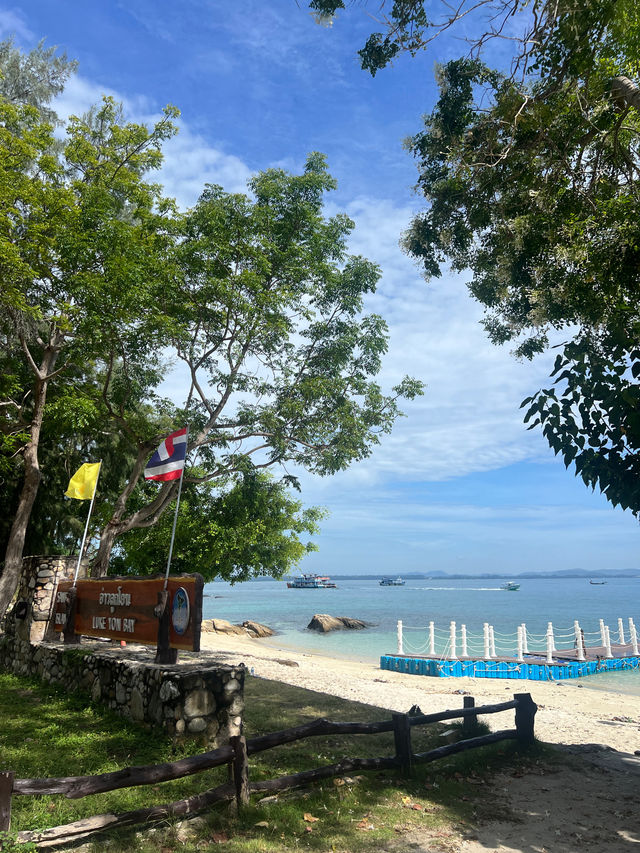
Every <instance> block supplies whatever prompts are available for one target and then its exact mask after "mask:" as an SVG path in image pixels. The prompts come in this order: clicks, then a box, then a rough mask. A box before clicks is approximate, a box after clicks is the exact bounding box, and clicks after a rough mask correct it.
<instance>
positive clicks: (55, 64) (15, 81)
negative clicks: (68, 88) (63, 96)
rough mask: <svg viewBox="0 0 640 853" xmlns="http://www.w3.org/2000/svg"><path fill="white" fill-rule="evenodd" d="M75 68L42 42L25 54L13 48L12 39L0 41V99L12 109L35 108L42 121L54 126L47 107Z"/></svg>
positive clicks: (63, 56) (72, 61) (53, 120)
mask: <svg viewBox="0 0 640 853" xmlns="http://www.w3.org/2000/svg"><path fill="white" fill-rule="evenodd" d="M77 67H78V63H77V62H75V61H74V60H70V59H68V58H67V55H66V53H62V54H57V53H56V48H55V47H48V48H45V46H44V41H41V42H40V44H39V45H38V47H36V48H35V49H34V50H32V51H30V52H29V53H26V54H25V53H22V51H20V50H18V48H17V47H14V44H13V39H6V40H5V41H2V42H0V97H1V98H2V99H3V100H5V101H6V102H7V103H9V104H13V105H14V106H31V107H35V108H36V109H37V110H38V113H39V115H40V118H41V119H42V120H43V121H45V122H48V123H50V124H58V117H57V115H56V113H55V112H54V111H53V110H52V109H51V108H50V107H49V104H50V102H51V101H52V100H53V98H54V97H55V96H56V95H59V94H60V93H61V92H62V90H63V89H64V86H65V83H66V82H67V80H68V79H69V77H70V76H71V74H73V73H75V71H76V69H77Z"/></svg>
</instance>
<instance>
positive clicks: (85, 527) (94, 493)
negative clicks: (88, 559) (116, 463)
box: [73, 459, 102, 586]
mask: <svg viewBox="0 0 640 853" xmlns="http://www.w3.org/2000/svg"><path fill="white" fill-rule="evenodd" d="M100 471H102V459H101V460H100V467H99V468H98V474H97V476H96V482H95V485H94V487H93V494H92V495H91V503H90V504H89V512H88V513H87V523H86V524H85V526H84V534H83V535H82V544H81V545H80V553H79V554H78V565H77V566H76V572H75V574H74V576H73V585H74V586H75V585H76V583H77V581H78V572H79V571H80V563H81V562H82V554H83V552H84V543H85V542H86V539H87V531H88V530H89V521H90V520H91V513H92V511H93V502H94V501H95V499H96V492H97V491H98V477H99V476H100Z"/></svg>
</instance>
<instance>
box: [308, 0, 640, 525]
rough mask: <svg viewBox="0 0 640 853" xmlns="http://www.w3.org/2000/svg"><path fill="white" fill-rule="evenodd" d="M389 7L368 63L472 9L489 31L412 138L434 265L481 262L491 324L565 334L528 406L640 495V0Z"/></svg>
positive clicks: (634, 496) (596, 470) (371, 66)
mask: <svg viewBox="0 0 640 853" xmlns="http://www.w3.org/2000/svg"><path fill="white" fill-rule="evenodd" d="M310 6H311V8H313V9H315V10H316V11H317V12H318V13H319V14H323V15H334V14H335V13H336V11H337V10H338V9H341V8H342V9H344V8H345V4H344V3H342V2H335V0H313V2H311V3H310ZM380 16H381V17H380V23H381V27H380V30H381V31H380V32H377V33H373V34H372V35H371V37H370V38H369V40H368V42H367V44H366V45H365V47H364V49H363V50H361V51H360V56H361V59H362V65H363V68H366V69H368V70H369V71H370V72H371V73H372V74H375V73H376V71H378V70H379V69H381V68H383V67H384V66H385V65H386V64H387V63H388V62H390V61H391V60H392V59H393V58H394V56H396V55H398V54H399V53H400V52H402V51H407V52H409V53H411V54H415V53H416V52H417V51H419V50H423V49H425V48H428V47H429V45H430V44H431V42H432V41H433V40H434V38H436V37H438V36H441V35H442V34H443V33H444V32H445V31H448V30H450V29H451V30H452V31H455V28H456V27H460V25H461V21H462V18H465V17H466V18H467V22H473V24H472V26H473V31H474V32H475V33H477V35H475V36H474V37H473V38H472V39H471V40H470V41H469V44H468V51H467V53H466V55H465V56H463V57H461V58H460V59H457V60H455V61H453V62H449V63H448V64H447V65H446V66H445V67H444V68H440V69H438V75H439V83H440V99H439V101H438V103H437V105H436V108H435V109H434V110H433V111H432V113H431V114H430V115H428V116H427V117H426V119H425V126H424V130H423V131H422V132H420V133H418V134H416V135H415V136H414V137H412V138H411V139H410V140H409V141H408V143H407V146H408V148H409V150H410V151H411V152H412V153H413V155H414V156H415V158H416V160H417V164H418V170H419V179H418V185H417V188H418V191H419V192H420V193H422V194H423V195H424V196H425V198H426V199H427V201H428V203H429V204H428V207H427V209H426V210H425V211H424V212H423V213H422V214H420V215H419V216H417V217H416V219H415V220H414V222H413V224H412V226H411V228H410V229H409V231H408V232H407V234H406V235H405V238H404V246H405V248H406V249H407V251H408V252H409V253H410V254H412V255H413V256H414V257H416V258H418V259H419V260H420V261H421V262H422V264H423V265H424V269H425V272H426V274H427V276H437V275H439V274H440V269H441V265H442V264H443V263H444V262H446V261H449V262H450V263H451V264H452V266H453V268H454V269H456V270H460V271H466V270H469V269H470V270H471V272H472V275H473V278H472V281H471V282H470V284H469V288H470V291H471V293H472V295H473V296H474V297H475V298H476V299H477V300H478V301H479V302H480V303H481V304H482V305H484V306H485V308H486V317H485V327H486V329H487V332H488V334H489V337H490V339H491V340H492V341H493V342H494V343H496V344H503V343H505V342H510V343H511V344H512V345H513V346H514V348H515V353H516V355H518V356H521V357H532V356H533V355H534V354H535V353H538V352H541V351H542V350H544V349H545V348H546V347H547V346H548V345H549V335H550V333H551V332H554V334H555V336H556V337H557V335H558V333H559V334H561V335H566V347H565V348H564V350H563V352H562V353H561V355H560V356H559V360H558V362H557V365H556V367H557V370H556V373H554V376H558V375H559V376H561V377H562V378H561V379H560V380H559V384H557V386H556V388H555V389H544V390H542V391H540V392H539V393H538V394H537V395H535V396H534V397H532V398H529V399H528V400H527V401H525V404H526V405H527V406H528V409H529V410H528V413H527V414H528V420H529V421H531V423H532V424H533V425H535V426H538V425H539V426H541V427H542V429H543V431H544V435H545V437H546V438H547V440H548V441H549V443H550V445H551V446H552V448H553V449H554V450H555V451H556V452H560V453H562V456H563V459H564V460H565V463H566V464H567V465H571V464H575V469H576V473H577V474H579V475H580V476H582V478H583V479H584V480H585V482H586V483H587V484H588V485H590V486H592V487H595V486H596V485H597V486H599V487H600V488H601V489H602V490H603V492H604V493H605V495H606V496H607V497H608V498H609V499H610V500H611V501H612V502H613V503H620V504H622V505H623V506H625V507H630V508H631V509H632V510H633V511H634V512H635V513H638V512H640V499H639V497H638V490H637V488H636V487H635V486H634V477H635V473H636V468H637V466H638V458H637V454H638V443H639V441H640V430H639V429H638V426H639V425H638V423H637V419H636V418H635V416H633V413H632V412H631V411H630V410H629V406H631V405H633V403H634V401H635V400H636V397H637V393H638V389H637V382H636V380H637V378H638V374H637V373H636V372H634V370H635V353H636V348H637V345H638V341H639V335H638V332H639V330H640V313H639V312H640V299H639V294H640V287H639V285H640V281H639V273H640V250H639V246H640V225H639V223H640V216H639V214H640V209H639V201H640V199H639V190H638V168H639V164H640V160H639V155H640V151H639V147H638V146H639V140H640V135H639V131H640V114H639V111H640V89H639V87H638V80H639V78H640V51H639V47H638V45H639V44H640V38H639V37H640V12H639V10H638V7H637V4H636V3H634V2H631V0H586V2H585V0H579V1H578V0H561V1H560V2H559V3H551V2H548V0H534V2H533V3H531V4H520V3H518V2H517V0H509V2H506V3H501V2H495V0H480V2H479V3H466V2H463V3H461V4H456V6H455V7H450V6H447V5H446V4H443V3H434V2H432V3H427V2H425V0H396V2H393V3H384V2H383V3H382V5H381V8H380ZM469 26H471V24H469ZM503 36H505V37H507V36H508V38H509V40H510V41H511V43H512V45H513V49H512V52H511V56H510V57H507V58H506V60H505V62H504V64H503V66H502V67H500V68H492V67H489V66H488V65H487V64H486V62H485V61H484V58H485V57H487V56H489V50H487V46H488V45H490V44H495V41H494V40H495V39H496V38H502V37H503ZM494 55H495V54H494ZM563 383H564V384H563ZM558 395H559V396H558Z"/></svg>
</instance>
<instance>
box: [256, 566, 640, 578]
mask: <svg viewBox="0 0 640 853" xmlns="http://www.w3.org/2000/svg"><path fill="white" fill-rule="evenodd" d="M396 573H397V572H396ZM384 574H385V572H384V571H380V572H377V573H376V574H371V573H370V572H369V573H367V574H365V575H355V574H345V575H341V574H336V573H335V572H333V571H332V572H331V579H332V580H334V581H367V580H376V581H378V580H380V578H381V577H382V575H384ZM386 574H388V572H386ZM401 574H402V577H403V578H404V579H405V580H505V579H509V580H513V579H514V578H518V579H522V578H529V579H535V578H543V579H547V578H584V579H588V578H598V579H599V580H601V579H603V578H627V579H629V578H640V568H637V569H604V570H602V571H597V572H589V571H587V570H586V569H562V570H560V571H554V572H509V573H505V572H481V573H480V574H469V573H468V572H466V573H465V572H442V571H433V572H402V573H401ZM289 577H291V575H286V576H285V578H283V580H286V579H287V578H289ZM254 580H257V581H272V580H275V579H274V578H268V577H259V578H254Z"/></svg>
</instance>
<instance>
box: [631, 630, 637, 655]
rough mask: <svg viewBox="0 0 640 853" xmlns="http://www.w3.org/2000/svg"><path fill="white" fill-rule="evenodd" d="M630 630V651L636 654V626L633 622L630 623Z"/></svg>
mask: <svg viewBox="0 0 640 853" xmlns="http://www.w3.org/2000/svg"><path fill="white" fill-rule="evenodd" d="M630 631H631V651H632V652H633V653H634V655H637V654H638V635H637V634H636V626H635V625H634V624H633V622H632V623H631V628H630Z"/></svg>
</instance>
